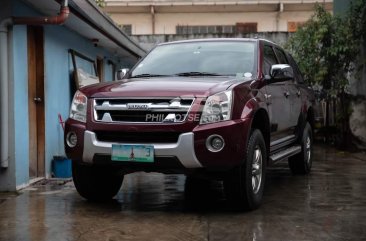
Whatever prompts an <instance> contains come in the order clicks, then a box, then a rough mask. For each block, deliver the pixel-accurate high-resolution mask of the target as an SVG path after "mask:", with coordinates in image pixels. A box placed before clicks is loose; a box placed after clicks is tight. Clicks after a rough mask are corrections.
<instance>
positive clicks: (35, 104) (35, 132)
mask: <svg viewBox="0 0 366 241" xmlns="http://www.w3.org/2000/svg"><path fill="white" fill-rule="evenodd" d="M27 36H28V111H29V112H28V113H29V177H30V178H37V177H43V176H44V175H45V163H44V162H45V114H44V32H43V27H39V26H28V27H27Z"/></svg>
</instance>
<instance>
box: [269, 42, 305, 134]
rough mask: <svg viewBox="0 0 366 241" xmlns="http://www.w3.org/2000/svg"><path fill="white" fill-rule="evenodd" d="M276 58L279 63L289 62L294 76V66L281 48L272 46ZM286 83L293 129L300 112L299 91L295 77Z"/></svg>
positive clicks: (290, 122)
mask: <svg viewBox="0 0 366 241" xmlns="http://www.w3.org/2000/svg"><path fill="white" fill-rule="evenodd" d="M274 50H275V53H276V56H277V59H278V61H279V63H280V64H289V65H290V66H291V67H292V68H293V70H294V76H296V71H295V69H294V66H293V65H292V64H291V63H290V61H289V60H288V59H287V57H286V54H285V52H284V51H283V50H281V49H279V48H277V47H275V48H274ZM286 84H287V94H288V97H287V99H288V102H289V104H290V115H289V124H290V128H291V129H292V131H293V132H294V131H295V127H296V126H297V124H298V120H299V116H300V113H301V92H300V88H299V87H298V85H297V83H296V81H295V79H292V80H290V81H287V82H286Z"/></svg>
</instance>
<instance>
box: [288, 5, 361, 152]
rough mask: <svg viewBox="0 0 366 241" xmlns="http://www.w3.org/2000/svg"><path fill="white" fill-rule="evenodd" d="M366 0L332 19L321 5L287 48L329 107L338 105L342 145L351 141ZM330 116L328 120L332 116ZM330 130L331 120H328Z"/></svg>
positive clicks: (293, 37) (289, 42)
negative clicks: (353, 84)
mask: <svg viewBox="0 0 366 241" xmlns="http://www.w3.org/2000/svg"><path fill="white" fill-rule="evenodd" d="M365 14H366V0H354V1H353V2H352V3H351V5H350V8H349V10H348V12H347V13H346V14H345V15H342V16H338V15H335V16H333V15H331V14H330V13H329V12H327V11H326V10H325V9H324V8H323V6H322V5H320V4H317V5H316V7H315V13H314V15H313V16H312V18H311V19H310V20H309V21H308V22H306V23H305V24H304V26H303V27H301V28H300V29H299V30H298V31H297V32H296V33H295V34H294V35H293V36H292V37H291V38H290V39H289V41H288V42H287V44H286V46H285V47H286V48H287V49H288V50H289V51H290V52H291V53H292V54H293V56H294V58H295V59H296V60H297V61H298V63H299V66H300V69H301V71H302V72H303V74H304V77H305V79H307V80H308V83H309V84H311V85H312V86H316V87H317V88H319V89H320V90H321V92H322V93H323V95H322V96H323V98H324V99H325V101H326V102H327V103H328V104H327V106H328V107H327V112H328V113H329V102H330V101H334V102H335V103H337V105H338V106H337V107H338V108H337V109H339V111H340V113H338V114H337V115H338V116H339V118H337V126H338V129H339V130H340V133H339V134H340V136H341V142H342V144H343V145H344V144H347V143H350V142H349V138H350V130H349V123H348V119H349V105H350V101H349V98H348V97H349V92H348V87H349V86H348V84H349V79H350V77H351V76H352V77H354V78H357V73H358V71H357V70H358V69H360V68H362V65H363V62H360V61H359V60H360V55H359V53H360V47H361V43H362V39H366V38H365V36H366V29H365V28H366V22H365V21H366V20H365V19H366V18H365ZM328 113H327V115H326V116H329V115H328ZM327 123H328V125H327V126H329V120H327Z"/></svg>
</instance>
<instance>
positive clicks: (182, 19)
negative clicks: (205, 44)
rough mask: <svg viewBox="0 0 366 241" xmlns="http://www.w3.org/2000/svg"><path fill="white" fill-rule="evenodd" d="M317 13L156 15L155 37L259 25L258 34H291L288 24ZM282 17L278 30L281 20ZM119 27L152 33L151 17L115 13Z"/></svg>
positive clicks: (141, 32) (141, 14) (143, 33)
mask: <svg viewBox="0 0 366 241" xmlns="http://www.w3.org/2000/svg"><path fill="white" fill-rule="evenodd" d="M312 14H313V12H310V11H303V12H299V11H296V12H293V11H291V12H282V13H277V12H243V13H237V12H235V13H156V14H155V34H175V33H176V26H177V25H235V24H236V23H238V22H244V23H245V22H257V23H258V32H272V31H287V22H289V21H291V22H304V21H306V20H308V19H309V18H310V17H311V15H312ZM278 16H279V22H278V24H279V25H278V29H277V18H278ZM111 17H112V18H113V19H114V21H116V22H117V23H118V24H131V25H132V34H133V35H146V34H152V17H151V14H147V13H146V14H144V13H138V14H131V13H113V14H111Z"/></svg>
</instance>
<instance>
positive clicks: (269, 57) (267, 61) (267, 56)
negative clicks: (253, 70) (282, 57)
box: [263, 45, 277, 75]
mask: <svg viewBox="0 0 366 241" xmlns="http://www.w3.org/2000/svg"><path fill="white" fill-rule="evenodd" d="M263 54H264V58H263V71H264V74H265V75H269V73H270V72H271V66H272V65H274V64H277V58H276V55H275V53H274V52H273V49H272V47H271V46H269V45H264V48H263Z"/></svg>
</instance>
